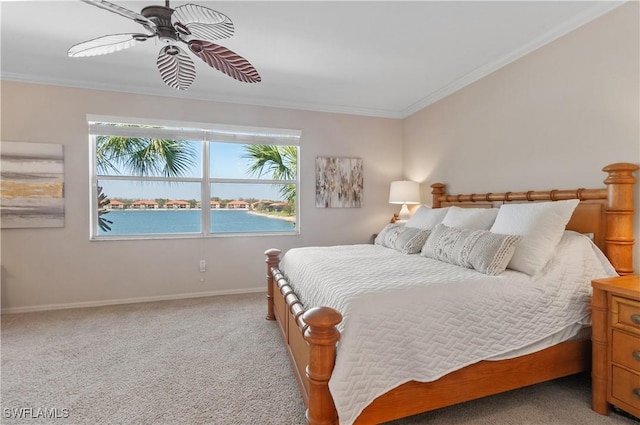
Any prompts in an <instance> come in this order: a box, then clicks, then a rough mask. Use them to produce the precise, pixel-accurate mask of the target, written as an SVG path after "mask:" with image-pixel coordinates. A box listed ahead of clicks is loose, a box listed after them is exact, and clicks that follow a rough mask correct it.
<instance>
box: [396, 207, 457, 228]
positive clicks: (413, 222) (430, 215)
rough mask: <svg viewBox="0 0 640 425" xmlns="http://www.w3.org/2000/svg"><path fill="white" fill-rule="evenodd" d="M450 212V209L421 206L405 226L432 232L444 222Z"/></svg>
mask: <svg viewBox="0 0 640 425" xmlns="http://www.w3.org/2000/svg"><path fill="white" fill-rule="evenodd" d="M448 211H449V207H447V208H433V209H432V208H429V207H426V206H424V205H420V206H419V207H418V209H417V210H416V212H414V213H413V215H412V216H411V218H410V219H409V220H407V223H406V224H405V226H407V227H417V228H418V229H429V230H431V229H433V228H434V227H436V226H437V225H438V224H440V223H441V222H442V219H443V218H444V216H445V215H447V212H448Z"/></svg>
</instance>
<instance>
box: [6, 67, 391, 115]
mask: <svg viewBox="0 0 640 425" xmlns="http://www.w3.org/2000/svg"><path fill="white" fill-rule="evenodd" d="M1 80H2V81H15V82H22V83H32V84H45V85H50V86H58V87H69V88H78V89H86V90H103V91H109V92H119V93H128V94H140V95H147V96H162V97H173V98H179V99H189V100H199V101H206V102H220V103H233V104H238V105H247V106H261V107H267V108H282V109H295V110H301V111H310V112H324V113H333V114H346V115H360V116H368V117H377V118H392V119H400V118H402V116H401V111H392V110H385V109H368V108H355V107H350V106H341V105H328V104H314V103H311V102H287V101H282V100H276V99H270V100H265V99H259V98H249V97H246V98H245V97H243V98H240V97H229V96H219V95H210V96H203V95H198V94H197V92H196V91H193V92H189V93H187V92H184V91H166V90H163V89H159V90H150V89H144V88H131V87H122V86H121V85H118V86H116V85H110V84H101V83H94V82H87V81H77V80H65V79H58V78H46V77H45V78H43V77H41V76H34V75H28V74H17V73H10V72H5V73H3V74H2V76H1Z"/></svg>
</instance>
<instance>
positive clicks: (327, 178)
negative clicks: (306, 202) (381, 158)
mask: <svg viewBox="0 0 640 425" xmlns="http://www.w3.org/2000/svg"><path fill="white" fill-rule="evenodd" d="M362 192H363V178H362V159H360V158H335V157H322V156H321V157H317V158H316V207H318V208H360V207H361V206H362Z"/></svg>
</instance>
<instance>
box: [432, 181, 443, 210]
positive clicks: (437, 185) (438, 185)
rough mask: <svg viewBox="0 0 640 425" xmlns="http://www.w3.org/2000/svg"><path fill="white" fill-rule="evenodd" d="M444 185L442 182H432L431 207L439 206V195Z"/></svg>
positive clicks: (441, 193)
mask: <svg viewBox="0 0 640 425" xmlns="http://www.w3.org/2000/svg"><path fill="white" fill-rule="evenodd" d="M444 187H445V185H444V184H442V183H434V184H432V185H431V195H433V201H432V203H431V208H440V206H441V204H440V196H441V195H444V193H445V190H444Z"/></svg>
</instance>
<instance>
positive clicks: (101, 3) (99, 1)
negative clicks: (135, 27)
mask: <svg viewBox="0 0 640 425" xmlns="http://www.w3.org/2000/svg"><path fill="white" fill-rule="evenodd" d="M82 1H83V2H85V3H87V4H90V5H93V6H97V7H99V8H100V9H104V10H108V11H109V12H113V13H117V14H118V15H120V16H124V17H125V18H129V19H133V20H134V21H136V22H137V23H139V24H142V25H144V26H147V27H149V29H150V30H152V31H155V30H156V24H154V23H153V22H152V21H150V20H149V19H148V18H146V17H145V16H142V15H141V14H139V13H137V12H134V11H133V10H129V9H127V8H124V7H121V6H118V5H117V4H113V3H109V2H108V1H105V0H82Z"/></svg>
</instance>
